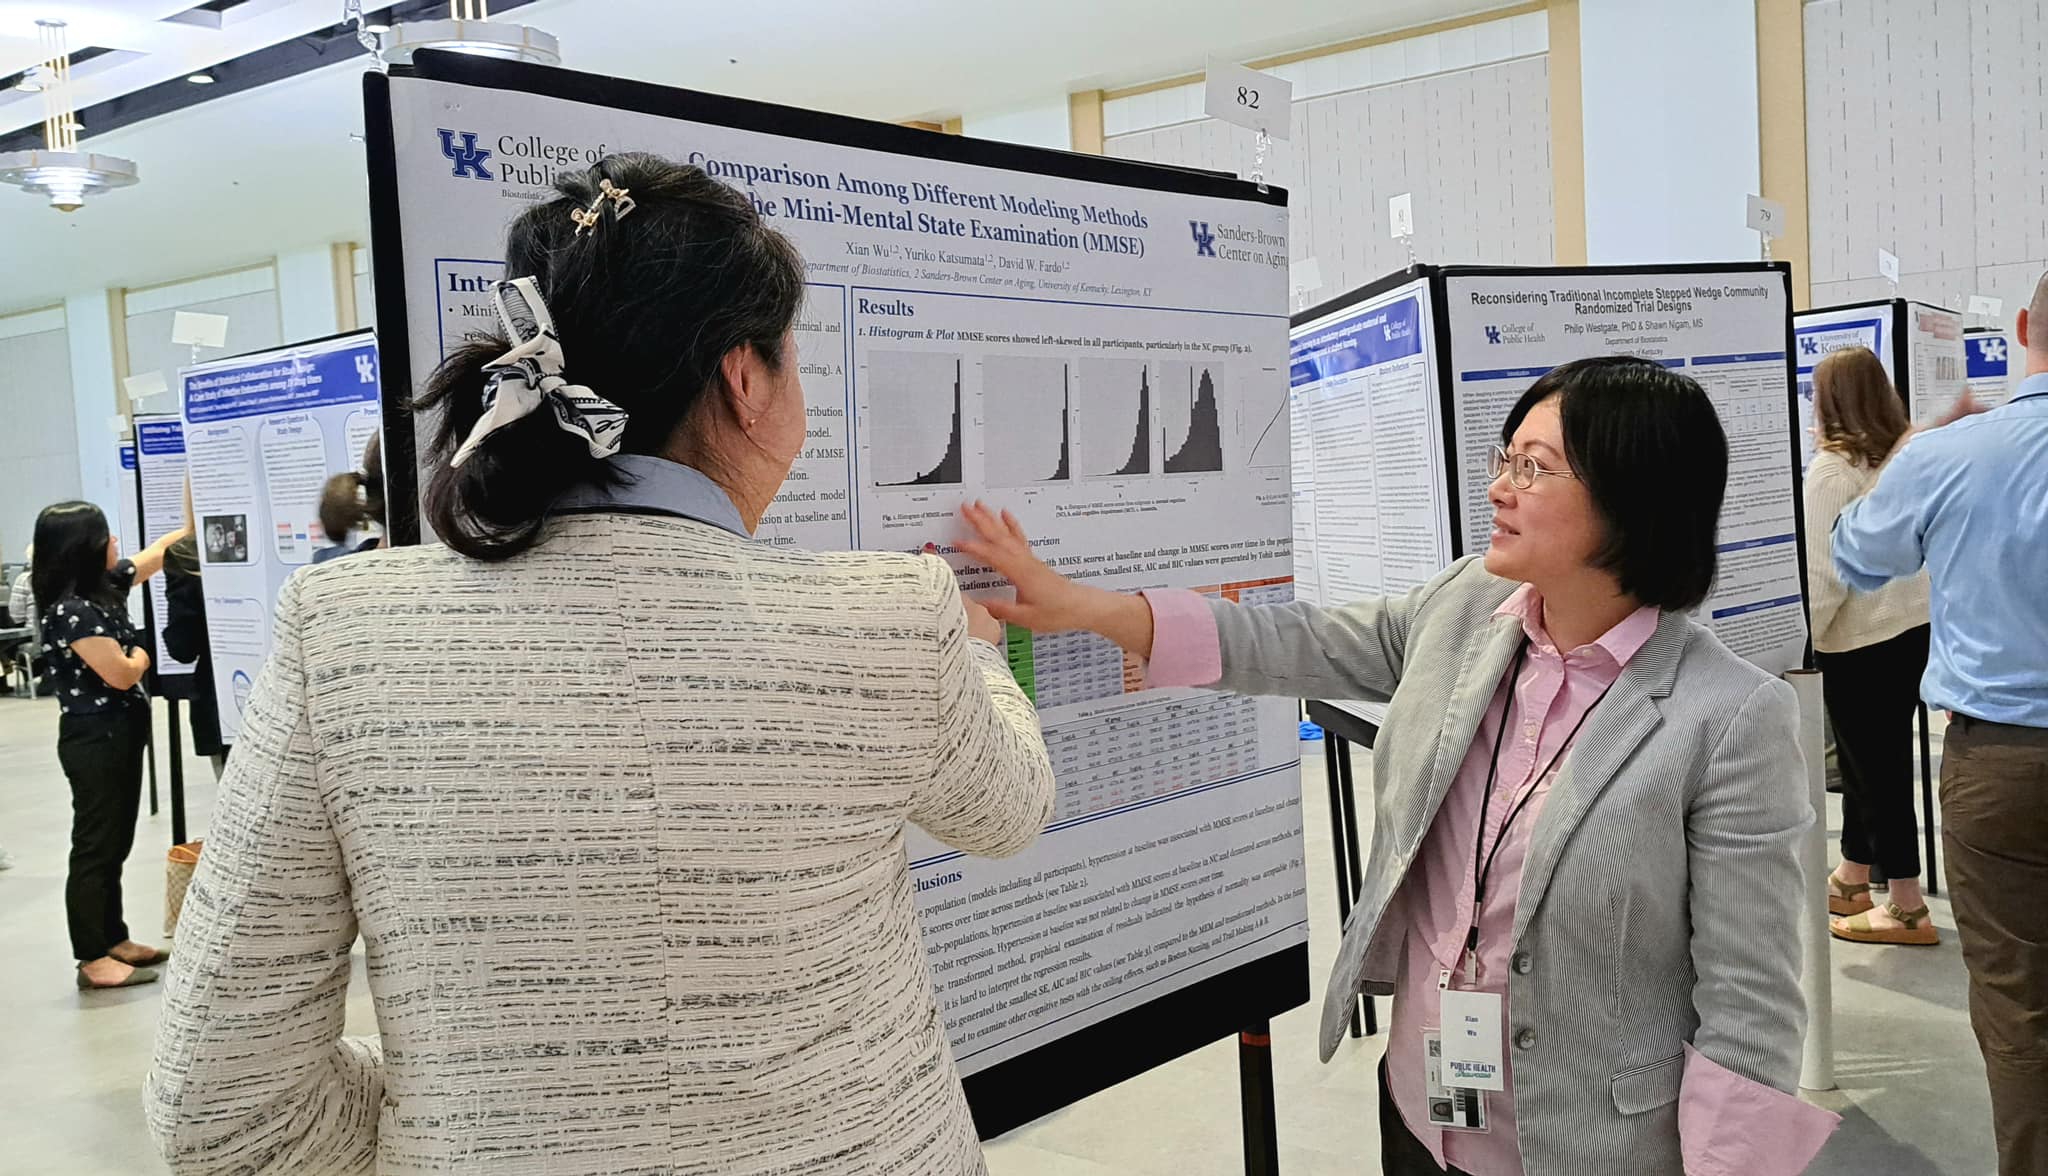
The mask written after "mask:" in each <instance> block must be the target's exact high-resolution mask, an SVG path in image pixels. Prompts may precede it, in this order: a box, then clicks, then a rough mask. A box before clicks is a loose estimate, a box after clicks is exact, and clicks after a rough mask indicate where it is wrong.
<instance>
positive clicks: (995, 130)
mask: <svg viewBox="0 0 2048 1176" xmlns="http://www.w3.org/2000/svg"><path fill="white" fill-rule="evenodd" d="M960 133H961V134H963V135H972V136H974V137H975V138H977V139H995V140H997V141H998V142H1003V143H1022V144H1024V145H1025V146H1027V147H1051V148H1053V149H1055V150H1059V151H1067V150H1071V149H1072V147H1073V145H1074V124H1073V122H1072V121H1071V119H1070V117H1069V115H1068V111H1067V96H1066V95H1065V94H1061V95H1059V96H1057V97H1055V98H1049V99H1047V100H1045V101H1043V102H1034V103H1032V104H1031V105H1029V106H1021V107H1014V108H1011V109H1008V110H991V111H982V112H979V113H976V112H971V111H970V112H967V113H964V114H962V115H961V116H960Z"/></svg>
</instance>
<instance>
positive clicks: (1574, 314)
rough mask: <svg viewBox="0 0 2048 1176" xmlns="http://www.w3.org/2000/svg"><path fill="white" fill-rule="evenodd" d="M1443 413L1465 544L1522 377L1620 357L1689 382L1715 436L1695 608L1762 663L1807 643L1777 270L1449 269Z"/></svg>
mask: <svg viewBox="0 0 2048 1176" xmlns="http://www.w3.org/2000/svg"><path fill="white" fill-rule="evenodd" d="M1444 289H1445V301H1446V313H1447V316H1448V322H1449V328H1450V357H1449V367H1450V376H1451V403H1452V414H1453V419H1452V422H1451V426H1452V431H1453V436H1454V438H1455V450H1456V457H1457V462H1456V469H1455V471H1454V477H1455V480H1456V481H1455V484H1456V486H1457V490H1456V496H1457V501H1458V503H1459V506H1460V511H1461V521H1462V524H1463V529H1464V550H1465V551H1467V552H1480V551H1484V550H1486V547H1487V542H1488V536H1489V535H1490V533H1491V527H1492V516H1493V510H1492V507H1491V505H1490V504H1489V503H1488V502H1487V498H1486V492H1487V485H1488V479H1487V477H1486V468H1487V450H1488V449H1489V448H1490V447H1491V446H1493V445H1494V444H1496V443H1497V442H1498V441H1499V439H1500V431H1501V426H1502V424H1503V423H1504V422H1505V421H1506V419H1507V415H1508V411H1509V410H1510V409H1511V408H1512V407H1513V406H1514V403H1515V401H1516V400H1517V399H1519V398H1520V396H1521V394H1522V393H1523V392H1524V391H1526V390H1527V389H1528V387H1529V385H1530V384H1531V383H1533V382H1534V381H1535V380H1536V379H1537V377H1539V376H1541V375H1543V374H1544V373H1545V372H1548V371H1549V370H1550V369H1551V368H1553V367H1556V366H1558V365H1559V364H1562V363H1565V362H1566V361H1568V360H1573V359H1578V358H1581V357H1584V356H1592V355H1633V356H1640V357H1643V358H1645V359H1651V360H1655V361H1656V362H1658V363H1661V364H1663V365H1665V366H1666V367H1669V368H1672V369H1674V370H1677V371H1682V372H1684V373H1685V374H1686V375H1689V376H1691V377H1692V378H1693V379H1695V380H1697V381H1698V382H1699V384H1700V386H1701V387H1702V388H1704V389H1705V390H1706V392H1707V395H1708V396H1710V397H1711V398H1712V399H1713V401H1714V406H1715V407H1716V408H1717V409H1718V410H1719V411H1720V414H1721V424H1722V427H1723V428H1724V429H1725V430H1726V432H1727V435H1728V447H1729V453H1728V491H1727V498H1726V502H1725V505H1724V506H1723V508H1722V513H1721V531H1720V547H1719V575H1718V576H1717V578H1716V580H1715V583H1714V589H1713V593H1712V595H1711V596H1710V597H1709V598H1708V599H1707V601H1706V602H1705V603H1704V604H1703V605H1701V606H1700V608H1699V610H1698V611H1697V614H1696V615H1697V616H1698V618H1699V620H1700V621H1701V623H1702V624H1705V625H1707V626H1709V627H1710V628H1712V629H1713V630H1714V632H1715V633H1716V635H1718V636H1719V637H1720V638H1721V640H1722V641H1723V642H1725V643H1726V644H1727V645H1728V647H1729V648H1730V649H1733V650H1734V651H1735V652H1737V653H1739V654H1741V655H1742V656H1744V657H1746V658H1748V659H1749V660H1751V661H1752V662H1755V663H1756V664H1758V665H1760V666H1762V667H1763V668H1764V669H1767V670H1770V671H1771V672H1773V673H1783V672H1784V671H1786V670H1791V669H1794V668H1797V667H1798V666H1799V665H1800V664H1801V663H1802V661H1803V658H1804V654H1805V648H1806V609H1805V604H1804V595H1803V591H1802V588H1801V582H1800V573H1799V549H1800V545H1799V540H1798V510H1799V504H1798V497H1799V489H1798V480H1797V476H1798V470H1797V468H1796V467H1795V464H1794V458H1793V452H1792V447H1791V446H1790V445H1789V444H1788V442H1787V435H1788V433H1789V432H1790V430H1791V428H1792V420H1791V418H1792V411H1793V410H1792V401H1793V389H1792V368H1791V364H1790V362H1789V361H1788V357H1787V356H1786V354H1785V347H1786V340H1787V337H1788V335H1789V334H1790V326H1791V294H1790V289H1789V283H1788V281H1787V278H1786V274H1785V272H1784V271H1783V270H1782V269H1773V268H1763V267H1758V268H1755V269H1744V268H1736V267H1721V268H1700V269H1685V268H1681V267H1676V266H1674V267H1671V268H1669V269H1659V270H1656V271H1654V272H1640V271H1623V272H1605V273H1602V272H1597V271H1596V272H1586V271H1573V270H1529V271H1521V272H1503V273H1488V272H1485V271H1477V272H1460V271H1457V270H1452V271H1448V272H1447V273H1446V274H1445V278H1444Z"/></svg>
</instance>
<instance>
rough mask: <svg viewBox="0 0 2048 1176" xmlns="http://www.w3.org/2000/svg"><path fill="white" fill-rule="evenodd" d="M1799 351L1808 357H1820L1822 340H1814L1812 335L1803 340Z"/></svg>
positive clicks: (1800, 342)
mask: <svg viewBox="0 0 2048 1176" xmlns="http://www.w3.org/2000/svg"><path fill="white" fill-rule="evenodd" d="M1799 350H1800V352H1801V353H1803V354H1806V355H1819V354H1820V340H1818V339H1816V338H1814V337H1813V336H1812V335H1808V336H1807V337H1806V338H1804V339H1801V340H1800V341H1799Z"/></svg>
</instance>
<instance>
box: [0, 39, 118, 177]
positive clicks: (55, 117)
mask: <svg viewBox="0 0 2048 1176" xmlns="http://www.w3.org/2000/svg"><path fill="white" fill-rule="evenodd" d="M36 32H37V34H38V36H39V37H40V38H41V40H42V44H43V50H44V54H45V58H44V63H43V64H42V65H41V66H39V67H38V68H39V69H40V70H41V77H40V80H41V82H42V86H41V91H42V95H43V144H44V147H43V149H42V150H40V151H8V152H4V153H0V183H8V184H13V185H14V186H16V187H18V188H21V189H23V190H25V191H29V192H33V193H35V194H37V195H39V196H48V197H49V198H50V206H51V207H52V208H55V209H57V210H58V211H60V212H77V211H78V209H79V208H80V206H82V205H84V203H85V198H86V197H88V196H92V195H96V194H98V193H100V192H105V191H108V190H110V189H113V188H125V187H127V186H128V185H130V184H133V183H135V182H136V180H138V179H139V178H141V177H139V176H138V175H136V172H135V163H134V161H133V160H128V159H121V158H119V157H117V156H112V155H94V154H92V153H90V152H84V151H80V150H79V149H78V132H80V131H82V130H84V129H85V125H84V124H83V123H81V122H79V121H78V116H77V114H76V113H75V112H74V110H73V108H72V105H71V53H70V50H69V49H68V48H67V47H66V46H65V43H64V41H65V35H64V22H63V21H61V20H39V21H37V22H36ZM24 80H26V79H24Z"/></svg>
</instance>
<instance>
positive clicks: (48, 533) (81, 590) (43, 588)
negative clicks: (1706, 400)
mask: <svg viewBox="0 0 2048 1176" xmlns="http://www.w3.org/2000/svg"><path fill="white" fill-rule="evenodd" d="M107 537H108V531H107V516H106V515H105V514H104V513H103V512H101V510H100V508H99V507H97V506H94V505H93V504H92V503H90V502H60V503H57V504H56V505H55V506H46V507H44V508H43V513H41V514H39V515H37V516H36V560H35V563H34V565H32V566H31V567H30V569H29V588H30V590H31V591H33V592H34V593H35V598H36V608H38V609H40V610H41V611H42V612H43V614H44V615H45V616H47V615H48V614H49V611H50V609H51V608H52V607H53V606H55V605H56V603H57V602H58V601H60V600H62V599H64V598H65V597H67V596H77V597H80V598H82V599H85V600H89V601H91V602H93V603H94V604H99V605H116V604H119V603H120V602H121V594H120V593H119V592H116V591H115V590H114V585H113V581H111V580H109V579H108V578H107Z"/></svg>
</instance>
